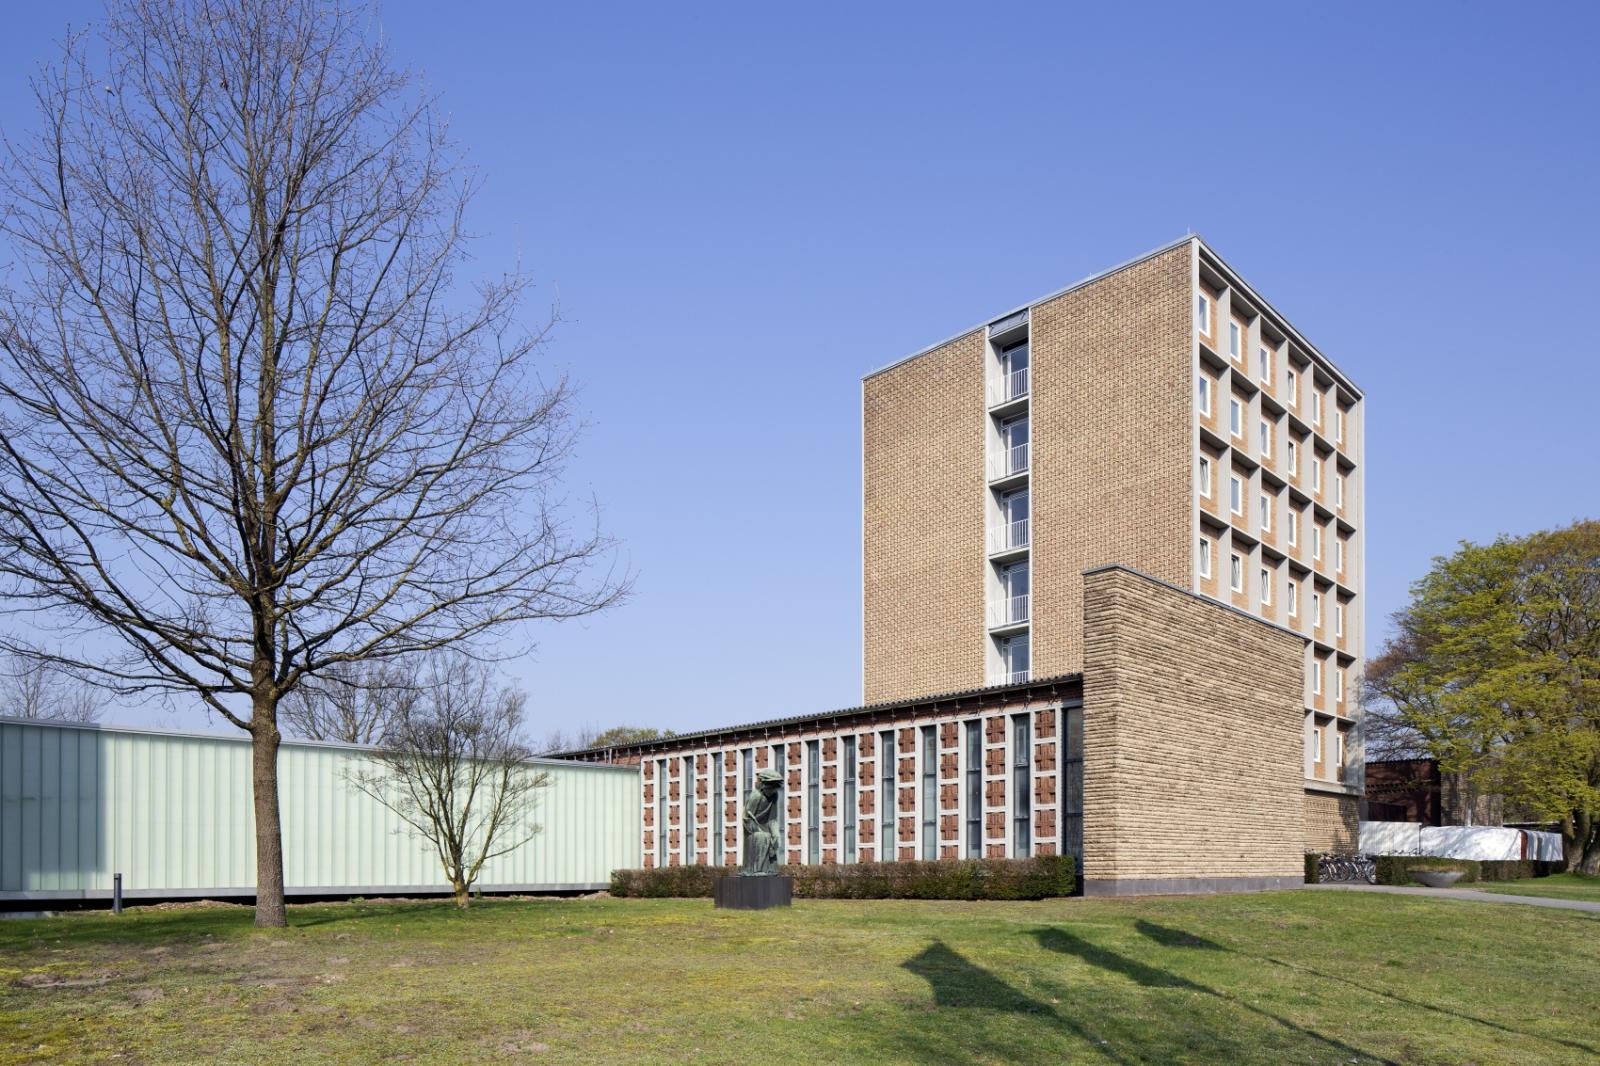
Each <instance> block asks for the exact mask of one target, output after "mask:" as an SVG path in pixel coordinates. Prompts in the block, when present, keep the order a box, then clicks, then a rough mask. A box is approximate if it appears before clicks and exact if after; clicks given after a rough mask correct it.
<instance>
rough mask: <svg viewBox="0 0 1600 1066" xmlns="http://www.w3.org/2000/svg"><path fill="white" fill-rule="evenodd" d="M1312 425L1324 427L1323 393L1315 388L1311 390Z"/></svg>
mask: <svg viewBox="0 0 1600 1066" xmlns="http://www.w3.org/2000/svg"><path fill="white" fill-rule="evenodd" d="M1311 424H1312V425H1315V426H1320V425H1322V393H1321V391H1320V390H1318V389H1315V388H1314V389H1312V390H1311Z"/></svg>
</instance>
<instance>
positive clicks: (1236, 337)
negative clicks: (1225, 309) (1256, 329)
mask: <svg viewBox="0 0 1600 1066" xmlns="http://www.w3.org/2000/svg"><path fill="white" fill-rule="evenodd" d="M1243 338H1244V330H1243V329H1241V328H1240V327H1239V323H1237V322H1232V321H1230V322H1229V323H1228V354H1229V355H1231V356H1232V357H1233V358H1235V359H1237V358H1239V352H1240V350H1241V348H1240V346H1241V345H1242V344H1243Z"/></svg>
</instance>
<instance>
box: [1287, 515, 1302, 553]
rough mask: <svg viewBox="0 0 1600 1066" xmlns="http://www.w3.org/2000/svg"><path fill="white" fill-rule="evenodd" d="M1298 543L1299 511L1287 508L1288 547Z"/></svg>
mask: <svg viewBox="0 0 1600 1066" xmlns="http://www.w3.org/2000/svg"><path fill="white" fill-rule="evenodd" d="M1299 543H1300V512H1299V511H1296V510H1295V509H1294V508H1293V507H1290V508H1289V547H1291V548H1292V547H1294V546H1295V545H1296V544H1299Z"/></svg>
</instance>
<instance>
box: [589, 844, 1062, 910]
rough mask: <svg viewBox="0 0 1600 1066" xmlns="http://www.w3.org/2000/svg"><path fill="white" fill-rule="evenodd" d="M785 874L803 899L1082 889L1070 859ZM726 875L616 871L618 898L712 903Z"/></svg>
mask: <svg viewBox="0 0 1600 1066" xmlns="http://www.w3.org/2000/svg"><path fill="white" fill-rule="evenodd" d="M781 872H782V873H785V874H787V875H789V876H790V877H793V878H794V894H795V895H796V896H799V897H801V898H803V899H968V900H978V899H1047V898H1049V897H1052V896H1069V895H1071V894H1072V892H1073V890H1074V889H1075V888H1076V887H1077V878H1076V870H1075V869H1074V866H1073V862H1072V857H1071V856H1070V855H1040V856H1037V857H1035V858H1031V859H945V860H940V861H938V862H859V863H848V864H843V865H836V866H785V867H783V868H782V870H781ZM722 876H737V872H736V871H734V870H732V869H731V868H730V869H728V870H723V869H721V868H719V867H715V866H667V867H663V868H662V869H659V870H613V871H612V873H611V894H612V895H613V896H624V897H637V898H646V899H652V898H662V897H667V896H674V897H679V898H700V897H707V898H708V897H710V896H711V894H712V887H713V884H714V882H715V879H716V878H718V877H722Z"/></svg>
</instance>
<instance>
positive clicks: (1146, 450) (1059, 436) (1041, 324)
mask: <svg viewBox="0 0 1600 1066" xmlns="http://www.w3.org/2000/svg"><path fill="white" fill-rule="evenodd" d="M1192 256H1193V251H1192V249H1191V247H1190V246H1189V245H1188V244H1183V245H1180V246H1179V247H1177V248H1174V249H1171V250H1170V251H1167V252H1163V253H1162V254H1160V255H1157V256H1153V257H1151V258H1150V259H1146V260H1144V261H1143V262H1141V263H1136V264H1134V265H1133V266H1130V267H1128V268H1126V269H1124V270H1120V271H1118V272H1116V273H1115V274H1111V275H1109V276H1108V277H1105V278H1103V279H1101V280H1099V281H1096V282H1094V283H1092V284H1089V285H1085V286H1084V287H1082V288H1081V289H1077V290H1074V291H1072V292H1068V293H1065V294H1063V295H1061V296H1058V297H1056V298H1055V299H1052V300H1047V301H1045V302H1044V303H1041V304H1039V305H1037V306H1035V307H1034V308H1033V311H1032V318H1031V323H1032V324H1031V326H1030V330H1029V333H1030V337H1031V341H1032V358H1033V370H1032V374H1033V401H1032V417H1033V422H1032V434H1033V445H1032V448H1033V497H1032V507H1033V553H1032V554H1033V617H1034V626H1033V673H1034V676H1035V677H1048V676H1051V675H1053V674H1064V673H1077V672H1079V671H1080V670H1082V669H1083V625H1082V620H1083V599H1082V594H1083V577H1082V575H1083V571H1085V570H1087V569H1089V568H1090V567H1095V566H1100V565H1103V564H1106V563H1123V564H1126V565H1128V566H1132V567H1136V568H1138V569H1140V570H1143V571H1145V572H1146V573H1150V574H1153V575H1155V576H1156V577H1159V578H1162V579H1163V580H1167V581H1172V582H1175V583H1177V584H1181V585H1183V586H1185V587H1188V586H1189V585H1190V583H1191V581H1192V580H1193V578H1192V574H1193V570H1192V567H1193V561H1192V560H1193V548H1192V546H1191V544H1190V541H1191V539H1192V530H1193V519H1192V515H1193V508H1194V504H1193V485H1194V475H1193V467H1192V464H1193V461H1194V460H1193V458H1192V457H1191V450H1192V438H1193V434H1194V428H1193V427H1194V422H1193V420H1194V413H1193V412H1194V400H1193V393H1194V388H1195V386H1194V373H1193V369H1192V367H1193V339H1192V338H1193V334H1192V332H1191V329H1192V327H1191V322H1192V318H1191V314H1192V311H1191V308H1190V306H1189V302H1190V299H1191V295H1190V294H1191V293H1192V291H1193V289H1192V283H1191V280H1190V279H1191V278H1192V276H1193V269H1194V268H1193V260H1192ZM1218 402H1220V403H1226V399H1219V401H1218ZM1222 486H1223V490H1224V492H1225V491H1226V480H1225V479H1224V480H1223V482H1222Z"/></svg>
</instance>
